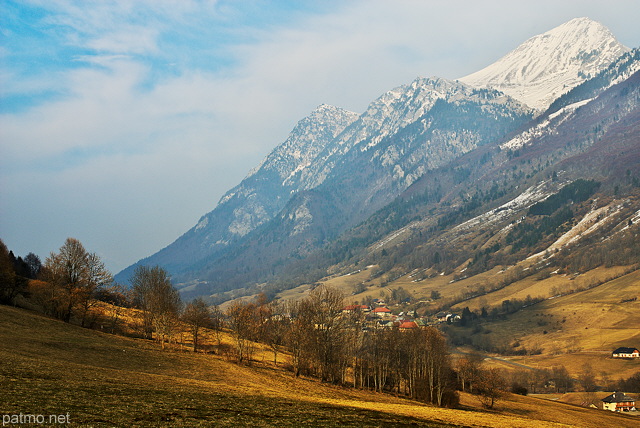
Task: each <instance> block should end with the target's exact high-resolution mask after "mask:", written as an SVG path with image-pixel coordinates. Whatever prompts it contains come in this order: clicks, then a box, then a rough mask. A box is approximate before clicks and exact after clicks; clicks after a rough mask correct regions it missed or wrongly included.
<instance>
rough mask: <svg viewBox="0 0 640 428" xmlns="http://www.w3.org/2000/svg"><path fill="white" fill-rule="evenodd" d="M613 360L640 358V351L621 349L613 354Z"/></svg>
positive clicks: (636, 349)
mask: <svg viewBox="0 0 640 428" xmlns="http://www.w3.org/2000/svg"><path fill="white" fill-rule="evenodd" d="M611 356H612V357H613V358H640V351H639V350H638V348H625V347H621V348H618V349H616V350H615V351H613V352H612V353H611Z"/></svg>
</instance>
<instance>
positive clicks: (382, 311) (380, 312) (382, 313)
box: [373, 306, 391, 318]
mask: <svg viewBox="0 0 640 428" xmlns="http://www.w3.org/2000/svg"><path fill="white" fill-rule="evenodd" d="M373 313H374V314H375V315H376V316H379V317H382V318H386V317H389V316H391V310H390V309H389V308H385V307H384V306H380V307H379V308H375V309H374V310H373Z"/></svg>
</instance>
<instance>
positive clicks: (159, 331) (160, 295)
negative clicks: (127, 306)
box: [131, 266, 182, 349]
mask: <svg viewBox="0 0 640 428" xmlns="http://www.w3.org/2000/svg"><path fill="white" fill-rule="evenodd" d="M131 284H132V287H133V294H134V303H135V304H136V305H137V306H138V308H139V309H141V310H142V314H143V331H144V334H145V336H147V337H149V336H148V335H149V334H151V332H153V331H155V333H156V337H157V339H158V340H159V341H160V343H161V344H162V348H163V349H164V346H165V341H171V338H172V337H173V332H174V329H175V327H176V325H177V323H178V317H179V314H180V310H181V306H182V302H181V300H180V294H179V293H178V291H177V290H176V289H175V288H174V287H173V285H172V284H171V280H170V279H169V275H168V274H167V272H166V271H165V270H164V269H162V268H161V267H159V266H154V267H151V268H150V267H147V266H138V267H137V268H136V270H135V272H134V274H133V277H132V278H131Z"/></svg>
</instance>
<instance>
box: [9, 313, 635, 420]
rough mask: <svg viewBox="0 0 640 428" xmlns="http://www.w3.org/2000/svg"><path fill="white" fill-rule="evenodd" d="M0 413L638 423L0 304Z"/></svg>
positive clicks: (123, 417)
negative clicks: (404, 394)
mask: <svg viewBox="0 0 640 428" xmlns="http://www.w3.org/2000/svg"><path fill="white" fill-rule="evenodd" d="M0 341H1V343H2V345H3V346H2V348H1V349H0V361H2V364H1V365H0V382H1V384H0V385H1V387H0V413H1V414H2V415H3V416H11V415H19V414H23V415H44V416H47V415H67V414H68V415H69V421H70V425H71V426H82V427H104V426H140V427H142V426H154V427H163V426H167V427H176V426H178V427H181V426H185V427H186V426H408V425H419V426H427V427H428V426H432V427H442V426H471V427H532V426H541V427H560V426H580V427H603V426H612V425H615V426H619V427H632V426H637V419H633V418H629V417H625V416H620V415H615V414H611V413H608V412H606V413H605V412H602V411H590V410H589V409H583V408H579V407H574V406H568V405H564V404H560V403H554V402H549V401H543V400H536V399H532V398H527V397H516V396H508V397H507V399H505V400H503V401H501V402H499V403H498V408H497V410H495V411H491V412H488V411H482V410H480V409H479V408H478V407H477V406H478V405H477V400H475V398H474V397H472V396H468V395H466V394H463V396H462V401H463V403H464V404H466V405H465V406H464V408H463V409H456V410H454V409H439V408H435V407H432V406H427V405H424V404H421V403H418V402H414V401H410V400H406V399H403V398H398V397H393V396H391V395H386V394H373V393H369V392H365V391H357V390H352V389H348V388H341V387H336V386H328V385H323V384H320V383H318V382H315V381H312V380H305V379H295V378H293V377H292V376H291V375H290V374H289V373H288V372H284V371H281V370H279V369H274V368H270V367H268V366H262V367H254V368H248V367H242V366H238V365H236V364H233V363H231V362H228V361H225V360H224V359H221V358H219V357H217V356H214V355H211V354H194V353H190V352H176V351H161V350H160V349H159V347H158V346H157V345H156V344H155V343H153V342H150V341H146V340H140V339H129V338H124V337H118V336H112V335H107V334H104V333H100V332H96V331H91V330H86V329H81V328H78V327H75V326H71V325H68V324H64V323H62V322H59V321H55V320H51V319H48V318H46V317H43V316H40V315H35V314H32V313H30V312H27V311H23V310H19V309H15V308H10V307H6V306H0Z"/></svg>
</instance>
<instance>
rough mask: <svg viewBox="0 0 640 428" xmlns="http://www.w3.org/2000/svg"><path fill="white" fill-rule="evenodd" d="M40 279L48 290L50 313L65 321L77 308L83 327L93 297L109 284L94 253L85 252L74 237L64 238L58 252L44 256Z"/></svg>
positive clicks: (107, 277)
mask: <svg viewBox="0 0 640 428" xmlns="http://www.w3.org/2000/svg"><path fill="white" fill-rule="evenodd" d="M43 271H44V275H43V279H44V280H45V281H46V282H47V283H48V284H49V286H50V287H51V288H52V292H51V300H50V305H51V309H52V312H53V313H54V314H55V315H56V316H57V317H59V318H60V319H62V320H63V321H65V322H69V321H70V320H71V317H72V315H73V312H74V309H75V308H78V307H79V308H80V309H81V311H82V312H81V322H82V325H83V326H84V325H85V322H86V319H87V315H88V313H89V309H90V307H91V304H92V302H93V299H94V297H95V294H96V293H97V292H98V290H100V289H101V288H103V287H104V286H106V285H107V284H109V283H111V282H112V277H111V274H110V273H109V271H107V269H106V268H105V266H104V263H103V262H102V261H101V260H100V258H99V257H98V256H97V255H96V254H95V253H88V252H87V251H86V250H85V248H84V247H83V245H82V244H81V243H80V241H78V240H77V239H74V238H67V240H66V241H65V243H64V245H63V246H62V247H60V250H59V252H58V253H53V252H52V253H51V254H50V255H49V257H47V259H46V261H45V264H44V267H43Z"/></svg>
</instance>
